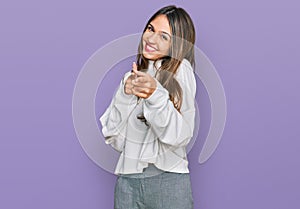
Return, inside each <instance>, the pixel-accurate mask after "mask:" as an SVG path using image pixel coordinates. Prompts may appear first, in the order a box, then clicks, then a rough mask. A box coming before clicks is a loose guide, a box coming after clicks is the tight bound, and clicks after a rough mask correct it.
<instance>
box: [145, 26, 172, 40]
mask: <svg viewBox="0 0 300 209" xmlns="http://www.w3.org/2000/svg"><path fill="white" fill-rule="evenodd" d="M149 25H150V26H151V27H152V28H153V30H154V31H155V28H154V26H153V25H152V24H151V23H149ZM160 32H162V33H164V34H166V35H168V36H169V37H170V38H171V35H170V34H169V33H167V32H165V31H160Z"/></svg>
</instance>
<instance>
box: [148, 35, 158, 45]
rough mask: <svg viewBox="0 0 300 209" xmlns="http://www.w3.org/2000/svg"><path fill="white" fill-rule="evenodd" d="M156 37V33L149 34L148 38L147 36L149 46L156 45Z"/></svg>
mask: <svg viewBox="0 0 300 209" xmlns="http://www.w3.org/2000/svg"><path fill="white" fill-rule="evenodd" d="M157 35H158V34H156V33H151V34H149V36H148V41H149V43H151V44H154V43H156V41H157Z"/></svg>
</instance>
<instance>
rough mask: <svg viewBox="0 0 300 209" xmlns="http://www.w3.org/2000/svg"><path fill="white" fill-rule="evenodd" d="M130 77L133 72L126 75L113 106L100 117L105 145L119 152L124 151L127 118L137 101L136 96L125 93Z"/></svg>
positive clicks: (112, 103) (113, 100)
mask: <svg viewBox="0 0 300 209" xmlns="http://www.w3.org/2000/svg"><path fill="white" fill-rule="evenodd" d="M130 75H131V72H128V73H126V74H125V76H124V78H123V79H122V81H121V83H120V85H119V88H118V89H117V91H116V93H115V95H114V97H113V99H112V102H111V104H110V105H109V107H108V108H107V109H106V111H105V112H104V114H103V115H102V116H101V117H100V122H101V125H102V133H103V135H104V137H105V143H106V144H110V145H111V146H112V147H113V148H114V149H115V150H117V151H119V152H121V151H122V150H123V145H124V136H125V125H126V122H127V118H128V116H129V115H130V113H131V111H132V110H133V109H134V107H135V105H136V101H137V99H136V97H135V96H134V95H128V94H126V93H125V91H124V85H125V81H126V80H127V79H128V77H129V76H130Z"/></svg>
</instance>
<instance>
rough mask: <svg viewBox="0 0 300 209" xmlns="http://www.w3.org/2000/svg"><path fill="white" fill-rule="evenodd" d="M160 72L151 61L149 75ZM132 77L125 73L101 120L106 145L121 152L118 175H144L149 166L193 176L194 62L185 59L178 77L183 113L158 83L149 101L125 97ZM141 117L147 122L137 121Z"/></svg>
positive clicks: (117, 168) (117, 167) (178, 71)
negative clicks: (189, 147) (190, 164)
mask: <svg viewBox="0 0 300 209" xmlns="http://www.w3.org/2000/svg"><path fill="white" fill-rule="evenodd" d="M158 65H159V63H158ZM156 70H157V68H156V67H155V66H154V64H153V61H151V62H149V67H148V71H147V73H149V74H151V75H152V76H154V75H155V72H156ZM130 74H131V72H127V73H126V74H125V76H124V78H123V80H122V82H121V83H120V86H119V88H118V90H117V92H116V93H115V95H114V97H113V99H112V102H111V104H110V105H109V107H108V108H107V110H106V111H105V112H104V114H103V115H102V116H101V117H100V122H101V124H102V133H103V135H104V137H105V142H106V144H110V145H111V146H112V147H113V148H114V149H115V150H117V151H119V152H120V158H119V161H118V163H117V165H116V169H115V174H132V173H142V172H143V169H144V168H146V167H148V164H149V163H153V164H154V165H155V166H156V167H157V168H159V169H161V170H164V171H169V172H176V173H189V169H188V160H187V156H186V155H187V154H186V145H187V144H188V143H189V141H190V139H191V138H192V136H193V131H194V122H195V94H196V80H195V75H194V71H193V68H192V66H191V64H190V62H189V61H187V60H186V59H184V60H183V61H182V62H181V64H180V66H179V69H178V70H177V74H176V75H175V78H176V80H177V81H178V82H179V84H180V86H181V88H182V105H181V109H180V112H181V113H179V112H178V111H177V110H176V109H175V107H174V105H173V103H172V102H171V101H170V99H169V92H168V91H167V90H166V89H165V88H164V87H163V86H162V85H161V84H160V83H159V82H158V81H157V80H156V81H157V88H156V89H155V91H154V92H153V93H152V95H151V96H150V97H148V98H147V99H140V100H139V101H138V100H137V97H136V96H134V95H128V94H125V92H124V83H125V81H126V79H127V78H128V77H129V76H130ZM141 114H143V115H144V117H145V119H146V120H147V122H146V123H145V122H143V121H141V120H140V119H138V118H137V116H138V115H141Z"/></svg>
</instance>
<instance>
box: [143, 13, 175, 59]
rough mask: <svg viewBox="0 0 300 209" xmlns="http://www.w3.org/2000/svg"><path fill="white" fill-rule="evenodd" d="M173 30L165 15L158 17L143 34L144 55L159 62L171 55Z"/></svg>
mask: <svg viewBox="0 0 300 209" xmlns="http://www.w3.org/2000/svg"><path fill="white" fill-rule="evenodd" d="M171 35H172V34H171V28H170V25H169V21H168V19H167V17H166V16H165V15H158V16H157V17H156V18H154V20H152V21H151V22H150V24H149V25H148V26H147V29H146V31H145V32H144V34H143V38H142V40H143V55H144V57H145V58H147V59H150V60H157V59H159V58H162V57H164V56H166V55H168V54H169V49H170V46H171Z"/></svg>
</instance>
